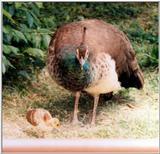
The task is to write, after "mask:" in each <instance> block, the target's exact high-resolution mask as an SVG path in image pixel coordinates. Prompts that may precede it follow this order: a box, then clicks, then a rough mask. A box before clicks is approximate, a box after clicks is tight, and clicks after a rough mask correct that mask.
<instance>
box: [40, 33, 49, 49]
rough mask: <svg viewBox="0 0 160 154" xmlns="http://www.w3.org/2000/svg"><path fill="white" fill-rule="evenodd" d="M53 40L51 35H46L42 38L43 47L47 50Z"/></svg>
mask: <svg viewBox="0 0 160 154" xmlns="http://www.w3.org/2000/svg"><path fill="white" fill-rule="evenodd" d="M50 40H51V37H50V36H49V35H44V36H42V46H43V47H44V48H45V49H47V48H48V45H49V42H50Z"/></svg>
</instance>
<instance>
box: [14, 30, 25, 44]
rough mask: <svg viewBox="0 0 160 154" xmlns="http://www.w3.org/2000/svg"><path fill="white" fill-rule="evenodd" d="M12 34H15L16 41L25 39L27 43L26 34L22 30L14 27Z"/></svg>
mask: <svg viewBox="0 0 160 154" xmlns="http://www.w3.org/2000/svg"><path fill="white" fill-rule="evenodd" d="M12 34H13V39H14V40H15V41H16V42H20V41H24V42H26V43H27V40H26V38H25V36H24V34H23V33H22V32H21V31H18V30H16V29H13V30H12Z"/></svg>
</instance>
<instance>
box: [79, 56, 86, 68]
mask: <svg viewBox="0 0 160 154" xmlns="http://www.w3.org/2000/svg"><path fill="white" fill-rule="evenodd" d="M79 63H80V65H81V70H83V65H84V64H85V60H84V59H83V58H81V59H79Z"/></svg>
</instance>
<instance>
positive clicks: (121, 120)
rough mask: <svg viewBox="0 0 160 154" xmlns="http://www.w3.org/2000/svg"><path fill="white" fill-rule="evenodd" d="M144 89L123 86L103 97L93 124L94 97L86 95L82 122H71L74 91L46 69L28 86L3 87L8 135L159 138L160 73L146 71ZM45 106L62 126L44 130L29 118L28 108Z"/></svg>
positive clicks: (81, 116)
mask: <svg viewBox="0 0 160 154" xmlns="http://www.w3.org/2000/svg"><path fill="white" fill-rule="evenodd" d="M144 75H145V86H144V89H143V90H141V91H138V90H136V89H129V90H125V89H123V90H121V91H120V92H119V93H118V94H115V96H114V97H113V99H112V100H110V101H106V102H105V101H101V103H100V104H99V106H98V112H97V125H96V126H95V127H90V126H89V124H88V123H89V120H90V119H89V117H90V115H91V112H92V105H93V101H92V99H91V98H90V97H88V96H82V98H81V101H80V107H79V110H80V112H79V119H80V121H81V122H82V123H83V124H82V125H80V126H71V125H70V120H71V115H72V112H73V97H72V94H71V93H70V92H68V91H66V90H64V89H63V88H61V87H59V86H57V85H56V84H55V83H54V81H52V80H51V78H50V77H49V76H48V74H47V73H46V72H45V71H44V70H43V71H42V73H41V74H40V75H39V78H38V81H33V82H32V84H31V85H28V86H26V89H25V90H24V89H23V90H19V88H17V87H15V88H13V87H12V88H11V87H7V86H5V87H3V137H4V138H155V137H158V126H159V118H158V117H159V116H158V115H159V114H158V112H159V106H158V74H157V73H156V72H155V71H152V72H151V71H149V70H148V71H145V73H144ZM39 107H41V108H45V109H47V110H49V111H50V112H51V114H52V116H53V117H57V118H59V120H60V121H61V128H60V129H59V130H52V131H45V130H44V131H42V130H40V129H39V128H35V127H33V126H31V125H30V124H29V123H28V122H27V120H26V118H25V115H26V111H27V109H28V108H39Z"/></svg>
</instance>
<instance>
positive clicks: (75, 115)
mask: <svg viewBox="0 0 160 154" xmlns="http://www.w3.org/2000/svg"><path fill="white" fill-rule="evenodd" d="M80 93H81V92H80V91H77V92H76V93H75V103H74V112H73V120H72V123H73V124H77V123H79V121H78V116H77V114H78V103H79V98H80Z"/></svg>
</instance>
